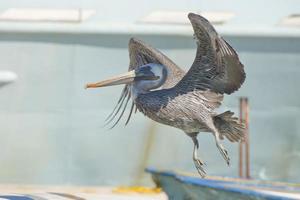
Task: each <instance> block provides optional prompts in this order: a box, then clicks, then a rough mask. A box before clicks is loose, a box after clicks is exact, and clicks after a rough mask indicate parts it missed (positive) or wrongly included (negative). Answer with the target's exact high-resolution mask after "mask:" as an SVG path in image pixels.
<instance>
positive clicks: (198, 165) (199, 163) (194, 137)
mask: <svg viewBox="0 0 300 200" xmlns="http://www.w3.org/2000/svg"><path fill="white" fill-rule="evenodd" d="M197 134H198V133H196V134H195V133H193V134H188V135H189V136H190V137H191V138H192V140H193V143H194V150H193V161H194V165H195V167H196V169H197V171H198V173H199V175H200V176H201V177H202V178H204V177H205V176H206V172H205V170H204V169H203V167H202V166H203V165H205V163H204V162H202V161H201V160H200V159H199V158H198V155H197V150H198V149H199V142H198V140H197Z"/></svg>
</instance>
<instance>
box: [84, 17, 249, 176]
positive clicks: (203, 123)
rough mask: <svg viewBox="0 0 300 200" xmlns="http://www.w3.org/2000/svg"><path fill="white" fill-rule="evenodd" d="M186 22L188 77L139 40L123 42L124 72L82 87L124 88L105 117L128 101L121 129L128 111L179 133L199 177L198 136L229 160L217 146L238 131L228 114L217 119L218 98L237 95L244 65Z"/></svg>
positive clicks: (203, 26)
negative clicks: (193, 47)
mask: <svg viewBox="0 0 300 200" xmlns="http://www.w3.org/2000/svg"><path fill="white" fill-rule="evenodd" d="M188 18H189V19H190V21H191V24H192V26H193V29H194V33H195V34H194V35H195V38H196V40H197V53H196V57H195V60H194V62H193V64H192V66H191V68H190V69H189V71H188V72H184V71H183V70H182V69H181V68H179V67H178V66H177V65H176V64H175V63H174V62H172V61H171V60H170V59H169V58H168V57H166V56H165V55H164V54H162V53H161V52H159V51H158V50H157V49H154V48H153V47H151V46H149V45H148V44H146V43H144V42H143V41H141V40H138V39H135V38H132V39H130V41H129V55H130V64H129V70H128V72H127V73H125V74H122V75H119V76H116V77H112V78H110V79H107V80H104V81H101V82H96V83H90V84H87V86H86V87H87V88H97V87H105V86H111V85H118V84H125V87H124V89H123V91H122V94H121V97H120V99H119V101H118V104H117V106H116V107H115V109H114V110H113V112H112V113H111V115H110V116H109V118H108V122H110V121H112V120H113V119H114V118H115V117H116V115H117V114H118V113H120V112H121V114H120V115H119V118H118V119H117V121H116V122H115V124H114V125H113V127H114V126H115V125H116V124H117V123H118V122H119V120H120V119H121V117H122V116H123V114H124V111H125V109H126V107H127V104H128V102H129V100H130V99H132V104H131V109H130V112H129V116H128V119H127V121H126V124H127V123H128V122H129V120H130V117H131V115H132V112H133V110H134V108H135V109H136V110H139V111H140V112H142V113H143V114H144V115H146V116H147V117H149V118H150V119H152V120H154V121H156V122H158V123H162V124H165V125H169V126H173V127H176V128H179V129H181V130H183V131H184V132H185V133H186V134H187V135H188V136H189V137H191V139H192V141H193V143H194V150H193V161H194V164H195V167H196V169H197V170H198V173H199V174H200V175H201V176H202V177H204V176H205V175H206V173H205V170H204V169H203V164H204V163H203V162H202V161H201V159H199V157H198V156H197V149H198V148H199V143H198V140H197V135H198V133H199V132H211V133H212V134H213V135H214V138H215V142H216V146H217V147H218V149H219V151H220V153H221V155H222V156H223V158H224V159H225V161H226V163H227V164H228V165H229V161H230V159H229V156H228V153H227V151H226V150H225V148H224V147H223V146H222V144H221V141H220V140H221V139H224V138H225V137H226V138H227V139H228V140H230V141H231V142H238V141H240V140H241V139H242V138H243V136H244V127H243V125H242V124H240V123H239V120H238V118H236V117H233V114H234V113H233V112H231V111H226V112H224V113H221V114H218V113H216V112H215V109H216V108H218V107H219V106H220V105H221V102H222V100H223V95H224V94H231V93H233V92H234V91H236V90H238V89H239V88H240V86H241V85H242V83H243V82H244V80H245V77H246V75H245V72H244V66H243V65H242V64H241V62H240V61H239V58H238V55H237V53H236V52H235V50H234V49H233V48H232V47H231V46H230V45H229V44H228V43H227V42H226V41H225V40H224V39H223V38H222V37H221V36H219V35H218V33H217V32H216V30H215V29H214V28H213V26H212V25H211V24H210V23H209V21H207V20H206V19H205V18H204V17H202V16H200V15H197V14H194V13H190V14H189V15H188Z"/></svg>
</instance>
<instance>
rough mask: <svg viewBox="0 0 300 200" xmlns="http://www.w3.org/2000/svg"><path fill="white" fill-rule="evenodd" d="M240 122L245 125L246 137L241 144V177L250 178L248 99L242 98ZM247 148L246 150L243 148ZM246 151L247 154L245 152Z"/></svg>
mask: <svg viewBox="0 0 300 200" xmlns="http://www.w3.org/2000/svg"><path fill="white" fill-rule="evenodd" d="M240 122H241V123H244V125H245V137H244V139H243V140H241V141H240V144H239V177H240V178H247V179H249V178H250V145H249V104H248V98H246V97H241V98H240ZM243 146H245V148H244V147H243ZM244 151H245V152H244ZM244 154H245V162H246V163H245V168H246V169H245V170H246V172H245V175H244V164H243V163H244Z"/></svg>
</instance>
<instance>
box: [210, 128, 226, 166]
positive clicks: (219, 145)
mask: <svg viewBox="0 0 300 200" xmlns="http://www.w3.org/2000/svg"><path fill="white" fill-rule="evenodd" d="M213 134H214V136H215V140H216V146H217V147H218V149H219V151H220V153H221V155H222V157H223V158H224V160H225V161H226V163H227V165H228V166H229V165H230V158H229V156H228V152H227V150H226V149H225V148H224V147H223V145H222V144H221V141H220V133H219V131H218V130H217V129H216V128H214V131H213Z"/></svg>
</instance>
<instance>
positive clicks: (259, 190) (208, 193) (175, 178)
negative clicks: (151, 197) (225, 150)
mask: <svg viewBox="0 0 300 200" xmlns="http://www.w3.org/2000/svg"><path fill="white" fill-rule="evenodd" d="M146 172H148V173H150V174H151V175H152V178H153V181H154V182H155V184H156V185H157V186H158V187H161V188H162V189H163V190H164V191H165V193H166V194H167V195H168V198H169V199H170V200H196V199H201V200H216V199H221V200H233V199H240V200H253V199H255V200H258V199H262V200H279V199H280V200H288V199H289V200H290V199H300V185H299V184H293V183H283V182H270V181H263V180H253V179H240V178H231V177H219V176H208V177H206V178H200V177H199V176H198V175H192V174H188V173H183V172H173V171H164V170H157V169H155V168H147V169H146Z"/></svg>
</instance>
